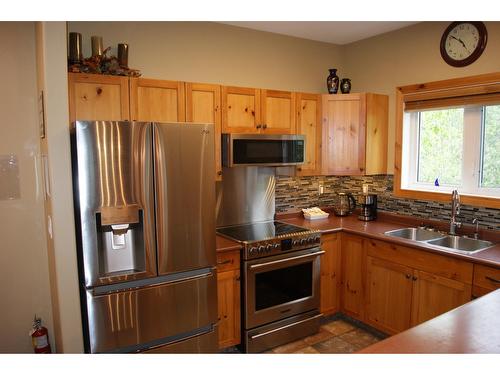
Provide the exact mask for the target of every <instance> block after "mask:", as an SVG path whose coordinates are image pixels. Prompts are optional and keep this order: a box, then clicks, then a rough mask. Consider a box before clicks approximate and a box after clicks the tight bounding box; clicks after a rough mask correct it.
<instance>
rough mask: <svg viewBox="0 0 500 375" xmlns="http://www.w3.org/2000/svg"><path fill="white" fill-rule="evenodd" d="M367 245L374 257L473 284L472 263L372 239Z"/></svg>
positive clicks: (368, 250) (369, 253) (369, 252)
mask: <svg viewBox="0 0 500 375" xmlns="http://www.w3.org/2000/svg"><path fill="white" fill-rule="evenodd" d="M366 246H367V252H368V255H370V256H372V257H375V258H380V259H385V260H388V261H391V262H395V263H399V264H403V265H405V266H409V267H412V268H415V269H418V270H421V271H427V272H430V273H432V274H435V275H437V276H442V277H446V278H448V279H453V280H457V281H461V282H464V283H467V284H472V273H473V271H472V268H473V267H472V263H468V262H464V261H461V260H458V259H455V258H451V257H447V256H442V255H437V254H432V253H429V252H426V251H424V250H416V249H411V248H409V247H405V246H399V245H395V244H392V243H389V242H384V241H378V240H372V239H370V240H368V241H366Z"/></svg>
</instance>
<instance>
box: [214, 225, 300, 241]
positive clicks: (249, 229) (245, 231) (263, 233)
mask: <svg viewBox="0 0 500 375" xmlns="http://www.w3.org/2000/svg"><path fill="white" fill-rule="evenodd" d="M308 230H309V229H306V228H301V227H298V226H296V225H292V224H287V223H282V222H281V221H264V222H258V223H250V224H243V225H234V226H230V227H224V228H218V229H217V233H219V234H222V235H223V236H226V237H230V238H232V239H235V240H237V241H246V242H253V241H262V240H265V239H268V238H273V237H276V236H279V235H283V234H290V233H299V232H307V231H308Z"/></svg>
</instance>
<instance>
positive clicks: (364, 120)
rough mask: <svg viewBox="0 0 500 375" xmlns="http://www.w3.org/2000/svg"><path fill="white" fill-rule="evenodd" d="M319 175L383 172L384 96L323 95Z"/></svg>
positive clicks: (385, 100) (385, 102)
mask: <svg viewBox="0 0 500 375" xmlns="http://www.w3.org/2000/svg"><path fill="white" fill-rule="evenodd" d="M322 104H323V106H322V107H323V109H322V110H323V127H322V129H323V133H322V137H323V150H322V173H323V174H334V175H371V174H385V173H387V127H388V97H387V96H386V95H378V94H368V93H361V94H342V95H323V103H322Z"/></svg>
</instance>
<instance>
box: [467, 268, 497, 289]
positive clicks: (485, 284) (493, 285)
mask: <svg viewBox="0 0 500 375" xmlns="http://www.w3.org/2000/svg"><path fill="white" fill-rule="evenodd" d="M498 288H500V269H498V268H492V267H487V266H481V265H479V264H475V265H474V284H473V286H472V294H473V295H474V297H480V296H483V295H485V294H487V293H489V292H491V291H493V290H496V289H498Z"/></svg>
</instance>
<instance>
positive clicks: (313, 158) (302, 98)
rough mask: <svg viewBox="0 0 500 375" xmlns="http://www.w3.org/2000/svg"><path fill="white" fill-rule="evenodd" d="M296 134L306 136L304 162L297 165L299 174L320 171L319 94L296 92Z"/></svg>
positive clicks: (316, 173) (312, 173)
mask: <svg viewBox="0 0 500 375" xmlns="http://www.w3.org/2000/svg"><path fill="white" fill-rule="evenodd" d="M296 115H297V134H302V135H304V136H305V137H306V155H305V160H304V164H302V165H300V166H298V167H297V174H298V175H300V176H314V175H318V174H320V173H321V142H322V140H321V95H319V94H305V93H297V94H296Z"/></svg>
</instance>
